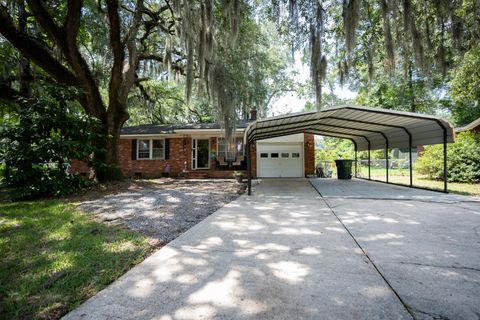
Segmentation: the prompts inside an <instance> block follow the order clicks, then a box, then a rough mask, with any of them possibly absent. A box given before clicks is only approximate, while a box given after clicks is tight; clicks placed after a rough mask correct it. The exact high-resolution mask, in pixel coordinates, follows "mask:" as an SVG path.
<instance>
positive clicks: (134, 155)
mask: <svg viewBox="0 0 480 320" xmlns="http://www.w3.org/2000/svg"><path fill="white" fill-rule="evenodd" d="M132 160H137V139H133V140H132Z"/></svg>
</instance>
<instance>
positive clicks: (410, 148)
mask: <svg viewBox="0 0 480 320" xmlns="http://www.w3.org/2000/svg"><path fill="white" fill-rule="evenodd" d="M408 150H409V152H408V162H409V163H410V164H409V167H408V168H409V170H410V187H413V168H412V162H413V161H412V135H411V134H409V136H408Z"/></svg>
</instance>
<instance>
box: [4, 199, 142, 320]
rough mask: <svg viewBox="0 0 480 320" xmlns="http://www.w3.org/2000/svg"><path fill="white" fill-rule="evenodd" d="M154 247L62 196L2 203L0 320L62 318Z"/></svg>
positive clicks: (139, 236)
mask: <svg viewBox="0 0 480 320" xmlns="http://www.w3.org/2000/svg"><path fill="white" fill-rule="evenodd" d="M150 252H151V247H150V246H149V245H148V242H147V239H146V238H145V237H144V236H142V235H141V234H139V233H136V232H133V231H129V230H126V229H124V228H121V227H115V226H109V225H105V224H101V223H99V222H95V221H93V220H92V218H91V217H89V216H87V215H86V214H83V213H81V212H79V211H78V210H76V209H75V208H74V207H73V206H71V205H65V204H62V203H60V202H59V201H53V200H48V201H35V202H17V203H0V256H1V263H0V319H38V318H40V319H57V318H59V317H60V316H62V315H64V314H65V313H67V312H68V311H70V310H72V309H74V308H75V307H77V306H78V305H79V304H80V303H81V302H83V301H85V300H86V299H88V298H89V297H91V296H92V295H94V294H95V293H97V292H98V291H99V290H101V289H102V288H104V287H105V286H106V285H108V284H109V283H111V282H112V281H113V280H115V279H117V278H118V277H119V276H121V275H122V274H124V273H125V272H126V271H127V270H128V269H130V268H131V267H132V266H134V265H135V264H137V263H139V262H140V261H142V260H143V259H144V258H145V257H146V256H147V255H148V254H149V253H150Z"/></svg>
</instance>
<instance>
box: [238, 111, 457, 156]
mask: <svg viewBox="0 0 480 320" xmlns="http://www.w3.org/2000/svg"><path fill="white" fill-rule="evenodd" d="M302 132H305V133H313V134H318V135H324V136H331V137H338V138H345V139H350V140H352V141H353V142H354V143H355V144H356V147H357V150H359V151H362V150H368V149H369V147H370V149H371V150H375V149H384V148H386V147H388V148H408V147H409V146H410V145H411V146H419V145H429V144H438V143H444V142H453V139H454V131H453V127H452V125H451V124H450V123H449V122H448V121H445V120H443V119H440V118H438V117H434V116H428V115H422V114H417V113H410V112H401V111H393V110H386V109H375V108H366V107H357V106H346V107H337V108H329V109H325V110H322V111H318V112H317V111H312V112H301V113H295V114H289V115H284V116H278V117H272V118H266V119H261V120H257V121H255V122H253V123H251V124H250V125H249V126H248V127H247V129H246V130H245V140H247V141H249V142H253V141H256V140H261V139H268V138H273V137H279V136H285V135H290V134H295V133H302ZM445 138H446V141H444V139H445Z"/></svg>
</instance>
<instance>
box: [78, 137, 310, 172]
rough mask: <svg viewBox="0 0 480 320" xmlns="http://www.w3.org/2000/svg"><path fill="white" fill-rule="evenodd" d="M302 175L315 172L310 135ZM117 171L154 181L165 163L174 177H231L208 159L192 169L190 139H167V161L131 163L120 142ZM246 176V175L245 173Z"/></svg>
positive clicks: (126, 145)
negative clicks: (201, 166) (205, 166)
mask: <svg viewBox="0 0 480 320" xmlns="http://www.w3.org/2000/svg"><path fill="white" fill-rule="evenodd" d="M210 151H211V152H212V151H213V152H216V151H217V139H216V138H215V137H212V138H210ZM304 155H305V156H304V160H305V164H304V167H305V175H307V174H313V173H314V172H315V143H314V136H313V135H312V134H305V144H304ZM251 157H252V162H251V164H252V176H253V177H256V176H257V148H256V144H252V146H251ZM119 161H120V169H121V170H122V173H123V174H124V176H126V177H134V176H135V173H137V172H138V173H141V175H142V177H146V178H157V177H161V176H162V172H164V170H165V167H166V166H167V164H169V165H170V166H171V168H172V174H173V175H177V174H178V173H180V172H182V171H183V169H184V168H185V162H186V170H187V172H188V175H187V177H189V178H231V177H232V173H233V171H234V170H217V168H216V162H215V160H214V159H210V169H209V170H192V138H191V137H184V138H183V137H182V138H171V139H170V150H169V159H168V160H143V159H142V160H138V159H137V160H132V140H131V139H120V144H119ZM72 170H73V171H75V172H85V173H87V174H88V173H89V172H90V168H88V167H87V166H86V164H84V163H83V162H81V161H76V160H75V161H72ZM245 174H246V172H245Z"/></svg>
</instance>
